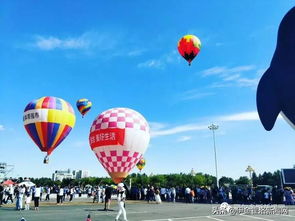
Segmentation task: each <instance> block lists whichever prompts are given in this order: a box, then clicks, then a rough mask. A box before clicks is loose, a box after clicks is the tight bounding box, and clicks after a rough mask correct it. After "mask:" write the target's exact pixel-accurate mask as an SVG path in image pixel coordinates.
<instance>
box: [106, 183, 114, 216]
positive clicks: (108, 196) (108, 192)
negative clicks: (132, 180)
mask: <svg viewBox="0 0 295 221" xmlns="http://www.w3.org/2000/svg"><path fill="white" fill-rule="evenodd" d="M112 192H113V188H112V187H111V186H106V189H105V200H104V210H106V211H108V210H109V209H110V204H111V197H112Z"/></svg>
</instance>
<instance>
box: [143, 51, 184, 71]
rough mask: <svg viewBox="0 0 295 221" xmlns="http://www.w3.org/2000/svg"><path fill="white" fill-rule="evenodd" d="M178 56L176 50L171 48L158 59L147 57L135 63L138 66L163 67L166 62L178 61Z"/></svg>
mask: <svg viewBox="0 0 295 221" xmlns="http://www.w3.org/2000/svg"><path fill="white" fill-rule="evenodd" d="M179 62H180V57H179V56H178V55H177V51H176V50H173V51H172V52H170V53H167V54H164V55H162V56H161V57H160V58H158V59H149V60H147V61H144V62H141V63H139V64H138V65H137V67H138V68H156V69H164V68H165V67H166V65H167V64H173V63H179Z"/></svg>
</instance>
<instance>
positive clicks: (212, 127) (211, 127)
mask: <svg viewBox="0 0 295 221" xmlns="http://www.w3.org/2000/svg"><path fill="white" fill-rule="evenodd" d="M208 128H209V130H212V133H213V147H214V156H215V174H216V185H217V188H219V182H218V173H217V157H216V145H215V130H217V129H218V125H215V124H211V125H210V126H208Z"/></svg>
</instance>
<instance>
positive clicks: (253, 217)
mask: <svg viewBox="0 0 295 221" xmlns="http://www.w3.org/2000/svg"><path fill="white" fill-rule="evenodd" d="M240 216H245V217H248V218H252V219H260V220H265V221H274V220H272V219H265V218H261V217H257V216H249V215H245V214H240Z"/></svg>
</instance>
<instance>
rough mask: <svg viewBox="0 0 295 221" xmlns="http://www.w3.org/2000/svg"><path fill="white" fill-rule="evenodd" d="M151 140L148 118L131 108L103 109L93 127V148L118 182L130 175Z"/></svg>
mask: <svg viewBox="0 0 295 221" xmlns="http://www.w3.org/2000/svg"><path fill="white" fill-rule="evenodd" d="M149 140H150V134H149V125H148V123H147V121H146V120H145V119H144V117H143V116H142V115H141V114H140V113H138V112H136V111H134V110H131V109H128V108H112V109H109V110H107V111H104V112H103V113H101V114H100V115H99V116H98V117H97V118H96V119H95V120H94V121H93V124H92V126H91V128H90V135H89V143H90V146H91V149H92V150H93V152H94V153H95V155H96V157H97V158H98V160H99V162H100V163H101V164H102V166H103V167H104V168H105V169H106V171H107V172H108V173H109V175H110V176H111V178H112V179H113V181H114V182H115V183H120V182H122V180H123V179H125V178H126V177H127V176H128V173H129V171H130V170H131V169H132V168H133V167H135V165H136V164H137V163H138V161H139V160H140V159H141V158H142V156H143V154H144V152H145V151H146V149H147V147H148V144H149Z"/></svg>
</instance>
